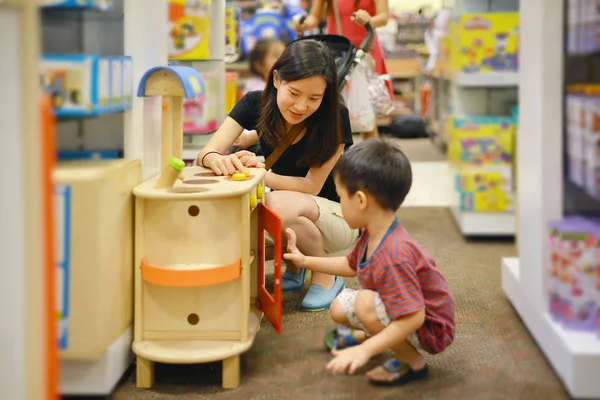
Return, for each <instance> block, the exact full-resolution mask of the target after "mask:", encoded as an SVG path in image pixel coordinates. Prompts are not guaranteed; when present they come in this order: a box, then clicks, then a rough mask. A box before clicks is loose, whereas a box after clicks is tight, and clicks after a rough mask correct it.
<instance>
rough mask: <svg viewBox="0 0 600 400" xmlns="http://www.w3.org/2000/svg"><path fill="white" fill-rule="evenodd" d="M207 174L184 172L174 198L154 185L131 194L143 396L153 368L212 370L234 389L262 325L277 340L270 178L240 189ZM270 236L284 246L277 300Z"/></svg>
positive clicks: (256, 177)
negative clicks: (219, 368)
mask: <svg viewBox="0 0 600 400" xmlns="http://www.w3.org/2000/svg"><path fill="white" fill-rule="evenodd" d="M205 174H208V175H210V174H211V172H207V171H206V170H205V169H202V168H200V167H190V168H185V169H184V171H183V176H184V179H183V181H182V182H177V183H176V184H175V185H174V186H173V187H172V188H164V189H156V188H155V181H156V180H157V179H158V177H156V178H154V179H150V180H148V181H146V182H144V183H142V184H141V185H139V186H138V187H136V189H135V190H134V194H135V195H136V210H135V249H136V252H135V257H136V265H138V266H139V267H136V271H135V327H134V328H135V330H134V344H133V350H134V352H135V353H136V356H137V376H136V380H137V386H138V387H140V388H149V387H151V386H152V384H153V380H154V363H155V362H161V363H171V364H196V363H208V362H215V361H222V363H223V374H222V386H223V388H236V387H238V386H239V383H240V355H241V354H242V353H243V352H245V351H246V350H248V349H249V348H250V347H251V346H252V343H253V342H254V338H255V337H256V334H257V333H258V330H259V328H260V321H261V319H262V316H263V315H265V316H266V317H267V318H268V319H269V321H271V323H272V324H273V325H274V326H275V328H276V330H277V332H279V333H280V332H281V257H282V254H281V253H282V246H281V243H282V241H281V240H282V232H281V220H280V219H279V217H278V216H277V215H275V214H274V213H272V212H271V211H270V210H269V209H268V208H267V207H266V206H264V205H263V204H262V202H259V200H262V197H263V193H264V192H263V190H262V179H263V177H264V170H254V171H253V175H251V176H250V177H249V178H248V180H246V181H240V182H238V181H235V180H233V179H230V177H217V176H214V175H213V176H210V177H208V178H207V177H205V176H206V175H205ZM198 176H202V179H197V177H198ZM259 188H261V189H259ZM265 231H267V232H268V233H269V234H270V235H271V236H272V237H273V239H274V241H275V243H278V245H277V246H275V247H276V249H278V252H277V254H276V268H275V270H276V272H275V285H274V291H273V292H274V293H273V294H271V293H269V291H267V289H266V287H265V284H264V258H265V257H264V232H265Z"/></svg>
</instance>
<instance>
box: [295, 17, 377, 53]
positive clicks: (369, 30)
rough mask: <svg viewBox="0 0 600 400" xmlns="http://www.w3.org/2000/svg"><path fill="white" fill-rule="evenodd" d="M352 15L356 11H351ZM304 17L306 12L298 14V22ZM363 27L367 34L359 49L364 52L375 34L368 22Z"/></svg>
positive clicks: (301, 22) (368, 47)
mask: <svg viewBox="0 0 600 400" xmlns="http://www.w3.org/2000/svg"><path fill="white" fill-rule="evenodd" d="M352 16H353V17H356V13H352ZM306 17H308V15H307V14H306V13H303V14H302V15H300V17H299V18H298V23H299V24H300V25H302V24H303V23H304V20H305V19H306ZM365 29H366V30H367V36H365V38H364V39H363V41H362V42H361V44H360V47H359V49H360V50H362V51H365V52H366V51H367V50H369V49H370V48H371V41H372V40H373V35H374V34H375V32H374V31H373V27H372V26H371V24H370V23H369V22H367V23H366V24H365Z"/></svg>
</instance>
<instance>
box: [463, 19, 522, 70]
mask: <svg viewBox="0 0 600 400" xmlns="http://www.w3.org/2000/svg"><path fill="white" fill-rule="evenodd" d="M518 30H519V13H518V12H490V13H480V14H461V15H459V16H458V17H457V18H456V20H455V21H454V22H453V24H452V28H451V34H452V35H453V38H452V41H453V48H455V49H458V51H453V52H452V53H453V55H452V57H451V62H452V68H453V69H454V71H455V72H456V73H457V74H458V75H459V79H460V78H462V77H468V76H472V75H478V76H482V75H481V74H484V75H485V74H487V75H496V76H498V75H500V76H501V75H506V74H510V75H511V76H516V72H517V71H518V68H519V36H518Z"/></svg>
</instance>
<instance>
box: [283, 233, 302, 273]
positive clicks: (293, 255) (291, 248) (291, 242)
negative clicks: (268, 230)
mask: <svg viewBox="0 0 600 400" xmlns="http://www.w3.org/2000/svg"><path fill="white" fill-rule="evenodd" d="M285 233H286V235H287V239H288V242H287V243H288V244H287V251H288V252H287V253H285V254H284V255H283V258H284V259H285V260H288V261H290V262H291V263H292V264H294V265H295V266H296V267H299V268H304V264H306V256H305V255H304V254H302V253H301V252H300V250H298V247H296V232H294V230H293V229H291V228H287V229H286V230H285Z"/></svg>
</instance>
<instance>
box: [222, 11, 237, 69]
mask: <svg viewBox="0 0 600 400" xmlns="http://www.w3.org/2000/svg"><path fill="white" fill-rule="evenodd" d="M240 15H241V12H240V9H239V8H234V7H227V8H226V9H225V60H226V61H227V62H235V61H237V59H238V58H239V57H240V51H241V35H240Z"/></svg>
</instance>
